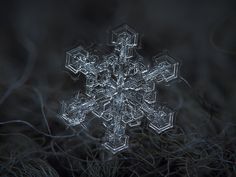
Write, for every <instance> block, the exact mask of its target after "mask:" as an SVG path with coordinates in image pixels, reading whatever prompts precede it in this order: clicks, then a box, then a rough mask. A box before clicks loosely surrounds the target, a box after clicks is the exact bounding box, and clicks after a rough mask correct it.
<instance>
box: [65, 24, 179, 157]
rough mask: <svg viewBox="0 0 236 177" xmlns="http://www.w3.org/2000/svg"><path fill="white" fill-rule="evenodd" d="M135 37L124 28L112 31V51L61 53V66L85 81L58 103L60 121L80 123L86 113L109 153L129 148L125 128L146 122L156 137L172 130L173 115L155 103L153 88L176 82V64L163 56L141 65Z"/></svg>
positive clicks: (171, 59)
mask: <svg viewBox="0 0 236 177" xmlns="http://www.w3.org/2000/svg"><path fill="white" fill-rule="evenodd" d="M138 40H139V37H138V33H136V32H135V31H134V30H133V29H132V28H130V27H129V26H128V25H121V26H119V27H117V28H115V29H114V30H112V32H111V41H110V42H111V45H113V46H114V51H113V52H112V53H111V54H109V55H106V56H96V55H93V54H91V53H89V52H88V51H87V50H85V49H84V48H83V47H82V46H79V47H77V48H74V49H72V50H70V51H68V52H66V64H65V67H66V68H67V69H68V70H70V71H71V72H72V73H74V74H79V73H83V74H84V75H85V76H86V92H85V93H84V94H77V95H76V96H75V97H72V98H71V99H69V100H67V101H62V103H61V114H60V118H61V119H62V120H64V122H65V123H66V124H67V125H68V126H76V125H80V124H83V122H84V121H85V120H86V115H87V114H88V113H93V114H94V115H95V116H97V117H99V118H100V119H101V120H102V121H103V125H104V126H105V128H106V134H105V142H104V144H103V147H105V148H106V149H107V150H109V151H110V152H112V153H113V154H115V153H117V152H119V151H122V150H124V149H126V148H128V147H129V144H128V141H129V136H128V135H126V134H125V129H126V127H128V126H129V127H134V126H139V125H141V121H142V119H143V118H144V117H146V118H147V119H148V121H149V127H150V128H152V129H153V130H155V131H156V132H157V133H158V134H160V133H162V132H163V131H166V130H168V129H170V128H172V127H173V117H174V112H173V111H172V110H171V109H170V108H168V107H166V106H163V105H160V104H158V103H157V98H156V97H157V91H156V90H157V89H156V85H157V84H161V83H163V82H170V81H172V80H174V79H176V78H177V77H178V69H179V63H178V62H177V61H176V60H175V59H174V58H172V57H171V56H169V54H167V53H163V54H161V55H158V56H155V57H154V58H153V59H154V62H155V64H154V66H153V67H149V66H146V65H145V63H144V62H143V57H142V56H140V55H139V54H138V53H137V51H136V48H137V47H138Z"/></svg>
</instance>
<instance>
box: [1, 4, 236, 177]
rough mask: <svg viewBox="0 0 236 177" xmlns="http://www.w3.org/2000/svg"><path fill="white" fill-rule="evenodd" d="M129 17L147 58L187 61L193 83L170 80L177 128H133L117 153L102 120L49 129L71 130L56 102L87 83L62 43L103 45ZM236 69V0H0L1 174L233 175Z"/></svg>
mask: <svg viewBox="0 0 236 177" xmlns="http://www.w3.org/2000/svg"><path fill="white" fill-rule="evenodd" d="M122 23H127V24H128V25H130V26H131V27H133V28H134V29H135V30H136V31H137V32H138V33H139V34H140V35H141V44H142V45H141V46H142V49H140V50H139V53H140V54H142V55H143V56H144V57H145V59H146V60H147V61H151V58H152V56H154V55H156V54H157V53H159V52H161V51H162V50H166V49H167V50H169V52H170V53H171V55H172V56H174V57H176V58H177V59H178V60H179V61H180V62H181V69H180V74H181V76H182V77H183V78H185V79H186V80H187V82H188V83H189V85H190V86H191V87H188V85H187V84H186V83H185V82H183V81H182V82H177V83H175V84H174V85H173V86H171V87H169V88H168V95H169V97H168V102H170V103H171V104H172V103H173V105H174V107H175V109H176V110H177V114H176V117H175V127H174V128H173V129H171V130H169V131H167V132H165V133H163V134H161V135H160V136H158V135H156V134H155V133H153V132H152V131H151V130H150V129H148V128H147V127H145V125H144V126H141V127H139V128H135V129H132V130H128V131H127V133H128V134H129V135H130V148H129V149H128V150H126V151H124V152H122V153H119V154H117V155H115V156H112V155H111V154H109V153H108V152H106V151H104V150H103V148H101V146H100V144H101V137H102V136H103V130H102V126H101V122H99V121H92V123H91V125H89V127H88V130H89V131H86V130H84V131H80V130H81V127H76V128H75V129H74V130H75V131H80V132H79V134H78V135H77V136H76V137H71V138H65V137H52V136H50V133H51V135H58V136H63V135H69V134H73V130H71V129H70V128H69V129H68V128H67V127H66V126H65V125H64V124H63V122H61V121H60V120H58V118H57V113H58V111H59V101H61V100H62V99H64V98H66V97H68V96H69V95H71V93H72V92H73V91H76V90H78V89H82V87H83V84H84V76H80V77H79V79H78V80H77V81H74V80H73V79H71V77H70V75H69V74H68V73H67V72H66V70H65V69H64V64H65V51H67V50H68V49H71V48H73V47H76V46H77V45H78V44H81V43H84V44H85V45H90V44H92V43H103V44H106V43H107V39H108V37H107V36H108V34H109V30H111V29H112V28H114V27H115V26H117V25H120V24H122ZM235 67H236V2H235V0H231V1H226V0H221V1H220V0H214V1H213V0H212V1H210V0H209V1H177V0H176V1H168V0H167V1H166V0H165V1H164V0H163V1H160V0H149V1H148V0H143V1H141V0H133V1H131V0H129V1H128V0H123V1H118V0H97V1H92V0H83V1H82V0H77V1H76V0H69V1H61V0H57V1H41V0H40V1H30V0H25V1H13V0H9V1H1V3H0V121H1V122H2V123H1V125H0V176H4V177H5V176H7V177H8V176H9V177H12V176H17V177H18V176H34V177H45V176H50V177H51V176H52V177H55V176H60V177H67V176H68V177H73V176H74V177H75V176H76V177H77V176H99V177H100V176H106V177H110V176H155V177H156V176H214V177H216V176H224V177H225V176H234V175H235V174H236V151H235V149H236V140H235V138H236V137H235V135H236V126H235V125H236V117H235V116H236V109H235V108H236V106H235V105H236V82H235V77H236V69H235ZM45 118H47V120H48V122H49V127H50V129H51V132H48V130H47V124H45ZM14 120H21V121H14ZM27 122H28V123H27ZM38 130H40V132H39V131H38Z"/></svg>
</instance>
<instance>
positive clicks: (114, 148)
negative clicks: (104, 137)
mask: <svg viewBox="0 0 236 177" xmlns="http://www.w3.org/2000/svg"><path fill="white" fill-rule="evenodd" d="M128 141H129V137H128V136H126V135H125V136H123V137H121V138H120V139H117V140H115V141H113V142H109V141H108V142H105V143H104V144H102V145H103V146H104V147H105V148H106V149H107V150H109V151H111V152H112V153H113V154H116V153H117V152H119V151H122V150H124V149H126V148H128Z"/></svg>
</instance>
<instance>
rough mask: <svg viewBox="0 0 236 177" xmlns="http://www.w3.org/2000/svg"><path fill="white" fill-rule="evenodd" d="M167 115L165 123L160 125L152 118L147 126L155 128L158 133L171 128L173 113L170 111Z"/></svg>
mask: <svg viewBox="0 0 236 177" xmlns="http://www.w3.org/2000/svg"><path fill="white" fill-rule="evenodd" d="M167 116H168V123H167V124H166V125H164V126H162V125H160V123H159V122H158V121H155V120H153V121H151V122H150V123H149V127H150V128H152V129H153V130H155V131H156V132H157V133H158V134H160V133H162V132H164V131H165V130H168V129H170V128H173V118H174V113H173V112H171V113H169V114H168V115H167Z"/></svg>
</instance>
